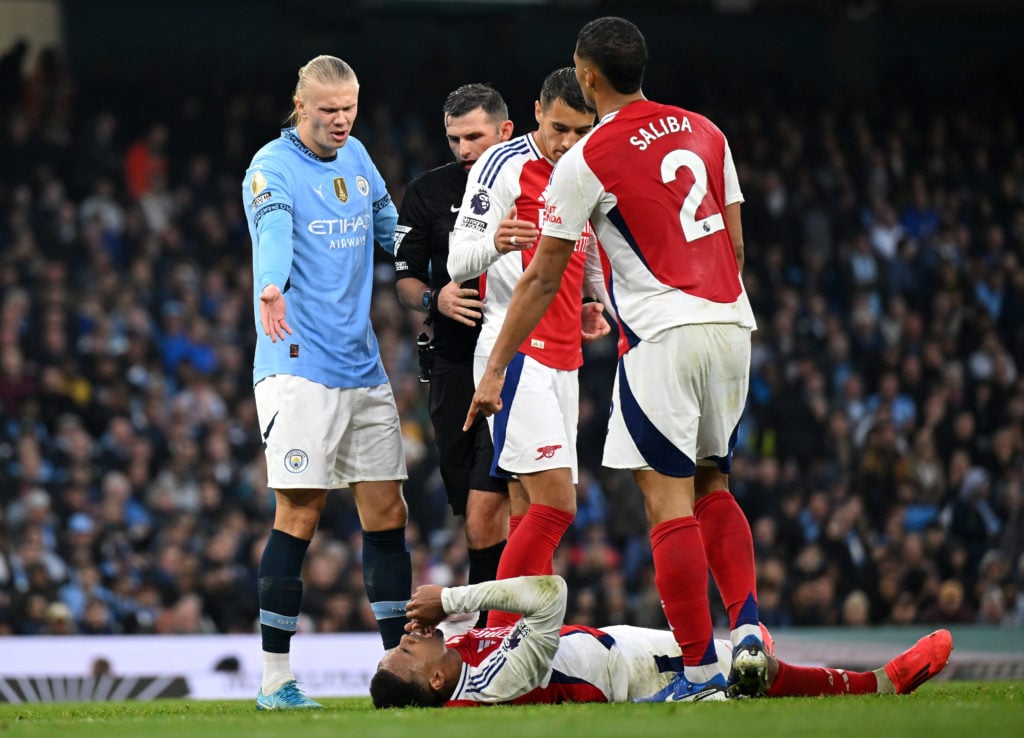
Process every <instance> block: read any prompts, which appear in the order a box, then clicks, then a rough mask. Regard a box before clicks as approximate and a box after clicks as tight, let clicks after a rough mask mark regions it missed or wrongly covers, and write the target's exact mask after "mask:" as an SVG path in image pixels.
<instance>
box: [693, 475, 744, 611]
mask: <svg viewBox="0 0 1024 738" xmlns="http://www.w3.org/2000/svg"><path fill="white" fill-rule="evenodd" d="M693 514H694V516H695V517H696V518H697V521H698V522H699V523H700V532H701V538H702V539H703V540H704V550H705V552H706V554H707V558H708V566H709V567H710V568H711V574H712V575H713V576H714V578H715V584H716V585H717V586H718V591H719V592H720V593H721V595H722V602H723V604H725V608H726V611H727V612H728V613H729V627H730V628H735V627H736V626H737V625H753V624H756V623H757V622H758V619H757V578H756V577H757V574H756V570H755V568H754V540H753V537H752V536H751V534H750V524H749V523H748V522H747V518H746V516H745V515H744V514H743V510H741V509H740V506H739V504H738V503H737V502H736V498H735V497H733V496H732V495H731V494H730V493H729V492H727V491H726V490H722V489H720V490H716V491H715V492H712V493H711V494H709V495H706V496H704V497H702V498H701V499H699V500H698V501H697V504H696V505H694V508H693Z"/></svg>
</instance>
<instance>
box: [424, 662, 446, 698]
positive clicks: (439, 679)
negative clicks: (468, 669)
mask: <svg viewBox="0 0 1024 738" xmlns="http://www.w3.org/2000/svg"><path fill="white" fill-rule="evenodd" d="M427 683H428V684H430V688H431V689H432V690H434V691H435V692H440V691H441V690H442V689H443V688H444V672H443V671H442V670H441V668H440V667H438V668H437V669H434V670H433V671H432V672H430V678H429V679H428V680H427Z"/></svg>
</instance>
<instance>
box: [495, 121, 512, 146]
mask: <svg viewBox="0 0 1024 738" xmlns="http://www.w3.org/2000/svg"><path fill="white" fill-rule="evenodd" d="M514 127H515V124H514V123H513V122H512V121H510V120H506V121H505V122H504V123H502V124H501V125H500V126H498V131H499V132H500V133H501V140H502V141H508V140H509V139H510V138H512V129H513V128H514Z"/></svg>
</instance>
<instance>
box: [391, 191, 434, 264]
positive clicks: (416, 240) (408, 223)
mask: <svg viewBox="0 0 1024 738" xmlns="http://www.w3.org/2000/svg"><path fill="white" fill-rule="evenodd" d="M421 189H422V188H421V186H420V183H419V182H417V181H414V182H412V183H411V184H410V185H409V187H408V188H407V189H406V190H405V197H403V198H402V209H401V210H400V211H399V213H398V225H397V226H396V227H395V279H396V280H399V279H403V278H405V277H414V278H416V279H418V280H420V281H421V282H423V283H424V284H430V276H431V275H430V212H429V209H428V208H427V207H426V203H425V202H424V199H423V194H422V192H421Z"/></svg>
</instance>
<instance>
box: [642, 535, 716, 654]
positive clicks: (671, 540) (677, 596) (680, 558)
mask: <svg viewBox="0 0 1024 738" xmlns="http://www.w3.org/2000/svg"><path fill="white" fill-rule="evenodd" d="M651 553H652V554H653V556H654V581H655V584H657V586H658V593H659V594H660V595H661V605H662V607H663V608H664V610H665V617H666V618H667V619H668V622H669V625H671V626H672V630H673V632H674V634H675V637H676V642H677V643H678V644H679V648H680V650H682V652H683V665H684V666H699V665H701V664H706V663H710V662H709V660H708V659H709V654H710V657H711V659H712V660H717V656H715V650H714V640H713V638H714V634H713V631H712V624H711V611H710V609H709V608H708V561H707V556H706V555H705V553H704V543H703V542H702V541H701V530H700V526H699V525H698V524H697V519H696V518H695V517H693V516H692V515H687V516H686V517H682V518H673V519H672V520H666V521H665V522H664V523H659V524H658V525H656V526H654V528H652V529H651Z"/></svg>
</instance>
